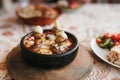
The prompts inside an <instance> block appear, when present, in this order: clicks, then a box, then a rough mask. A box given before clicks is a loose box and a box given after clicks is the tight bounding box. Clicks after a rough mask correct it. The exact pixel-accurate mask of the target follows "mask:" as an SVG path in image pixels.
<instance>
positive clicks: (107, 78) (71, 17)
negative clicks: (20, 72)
mask: <svg viewBox="0 0 120 80" xmlns="http://www.w3.org/2000/svg"><path fill="white" fill-rule="evenodd" d="M59 21H60V23H61V26H62V27H61V28H62V29H64V30H66V31H69V32H71V33H73V34H75V35H76V36H77V38H78V40H79V42H80V44H82V45H84V46H85V47H86V48H87V49H88V50H89V51H90V53H91V55H92V57H93V58H94V67H93V70H92V72H91V73H90V75H89V76H88V77H87V78H86V79H85V80H120V69H118V68H115V67H113V66H111V65H109V64H107V63H105V62H103V61H102V60H100V59H99V58H98V57H96V56H95V55H94V53H93V52H92V51H91V48H90V41H91V40H92V38H94V37H96V36H97V35H99V34H101V33H105V32H110V33H118V32H120V4H86V5H83V6H82V7H81V8H79V9H77V10H73V11H67V12H64V13H63V14H62V15H61V16H60V17H59ZM50 26H52V24H51V25H48V26H46V27H43V28H50ZM33 28H34V27H33V26H29V25H25V24H23V23H21V22H20V21H19V20H18V19H17V16H16V14H15V7H12V6H11V8H10V9H8V10H7V11H6V10H2V11H0V80H12V78H11V77H10V76H9V74H8V73H7V69H6V56H7V54H8V52H9V51H10V50H11V49H12V48H14V47H15V46H16V45H18V44H19V42H20V40H21V37H23V36H24V35H25V34H26V33H28V32H30V31H32V30H33Z"/></svg>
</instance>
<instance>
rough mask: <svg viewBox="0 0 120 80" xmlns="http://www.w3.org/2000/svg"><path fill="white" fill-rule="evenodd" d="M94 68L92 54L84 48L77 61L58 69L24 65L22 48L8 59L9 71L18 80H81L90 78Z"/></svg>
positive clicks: (12, 52) (80, 51)
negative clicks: (89, 75)
mask: <svg viewBox="0 0 120 80" xmlns="http://www.w3.org/2000/svg"><path fill="white" fill-rule="evenodd" d="M92 67H93V59H92V58H91V56H90V53H89V52H88V51H87V50H86V49H85V48H84V47H83V46H80V47H79V51H78V54H77V57H76V58H75V60H74V61H73V62H72V63H70V64H69V65H67V66H65V67H62V68H58V69H37V68H34V67H31V66H29V65H27V64H25V63H24V61H23V59H22V56H21V51H20V47H19V46H17V47H16V48H14V49H13V50H12V51H11V52H10V53H9V54H8V57H7V69H8V72H9V74H10V75H11V76H12V77H14V78H15V79H16V80H81V79H83V78H85V77H86V76H88V74H89V73H90V72H91V70H92Z"/></svg>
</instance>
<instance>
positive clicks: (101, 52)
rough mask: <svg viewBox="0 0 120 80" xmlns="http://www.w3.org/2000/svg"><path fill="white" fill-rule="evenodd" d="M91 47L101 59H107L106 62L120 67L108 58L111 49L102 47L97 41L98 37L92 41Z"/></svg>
mask: <svg viewBox="0 0 120 80" xmlns="http://www.w3.org/2000/svg"><path fill="white" fill-rule="evenodd" d="M91 49H92V50H93V52H94V53H95V55H96V56H98V57H99V58H100V59H102V60H103V61H105V62H106V63H108V64H110V65H112V66H114V67H117V68H120V66H118V65H116V64H113V63H112V62H110V61H108V60H107V55H109V53H110V51H109V50H108V49H102V48H101V47H99V46H98V44H97V43H96V39H95V38H94V39H92V41H91Z"/></svg>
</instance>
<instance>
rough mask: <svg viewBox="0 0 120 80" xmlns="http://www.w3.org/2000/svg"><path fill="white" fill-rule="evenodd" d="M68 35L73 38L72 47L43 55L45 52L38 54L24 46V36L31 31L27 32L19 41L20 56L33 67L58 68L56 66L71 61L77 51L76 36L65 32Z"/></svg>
mask: <svg viewBox="0 0 120 80" xmlns="http://www.w3.org/2000/svg"><path fill="white" fill-rule="evenodd" d="M45 31H50V30H44V32H45ZM65 33H66V34H67V36H68V37H70V38H71V39H73V48H72V49H71V50H69V51H67V52H65V53H62V54H53V55H45V54H38V53H35V52H31V51H30V50H28V49H27V48H26V47H25V46H24V39H25V37H26V36H29V35H31V34H33V32H30V33H28V34H27V35H25V36H24V37H23V38H22V40H21V42H20V46H21V51H22V56H23V59H24V61H25V62H27V63H28V64H29V65H31V66H34V67H38V68H39V67H41V68H58V67H63V66H65V65H67V64H69V63H71V62H72V61H73V60H74V59H75V57H76V55H77V51H78V47H79V43H78V40H77V38H76V37H75V36H74V35H73V34H71V33H69V32H66V31H65Z"/></svg>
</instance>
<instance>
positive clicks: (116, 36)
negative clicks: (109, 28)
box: [112, 34, 120, 41]
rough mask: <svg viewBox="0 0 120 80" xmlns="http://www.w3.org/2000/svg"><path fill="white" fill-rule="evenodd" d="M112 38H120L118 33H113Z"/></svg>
mask: <svg viewBox="0 0 120 80" xmlns="http://www.w3.org/2000/svg"><path fill="white" fill-rule="evenodd" d="M112 39H113V40H116V41H118V40H120V34H119V35H118V34H113V35H112Z"/></svg>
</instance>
